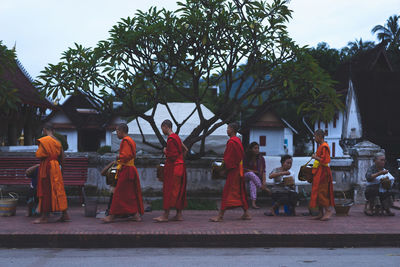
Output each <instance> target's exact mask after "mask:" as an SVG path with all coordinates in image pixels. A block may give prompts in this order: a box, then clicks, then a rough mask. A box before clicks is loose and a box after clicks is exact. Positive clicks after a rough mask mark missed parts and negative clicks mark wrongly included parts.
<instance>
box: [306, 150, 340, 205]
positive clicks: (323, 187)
mask: <svg viewBox="0 0 400 267" xmlns="http://www.w3.org/2000/svg"><path fill="white" fill-rule="evenodd" d="M315 154H316V156H317V157H319V158H320V159H321V160H320V161H316V163H314V167H313V170H312V172H313V182H312V190H311V200H310V208H316V207H317V206H318V207H330V206H334V205H335V201H334V196H333V183H332V181H333V179H332V172H331V169H330V168H329V165H328V164H329V162H330V161H331V157H330V149H329V145H328V144H327V143H326V142H324V143H322V144H321V145H320V146H319V147H318V149H317V152H316V153H315Z"/></svg>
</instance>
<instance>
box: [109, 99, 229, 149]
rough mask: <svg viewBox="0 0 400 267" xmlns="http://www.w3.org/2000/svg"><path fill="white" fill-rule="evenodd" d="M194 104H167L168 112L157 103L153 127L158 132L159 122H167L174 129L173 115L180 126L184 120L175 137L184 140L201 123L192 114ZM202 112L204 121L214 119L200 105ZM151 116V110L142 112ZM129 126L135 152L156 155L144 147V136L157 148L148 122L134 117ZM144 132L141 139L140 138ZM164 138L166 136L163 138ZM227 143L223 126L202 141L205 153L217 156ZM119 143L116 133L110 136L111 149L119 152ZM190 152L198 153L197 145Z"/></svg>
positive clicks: (198, 147) (198, 144) (196, 114)
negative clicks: (170, 123)
mask: <svg viewBox="0 0 400 267" xmlns="http://www.w3.org/2000/svg"><path fill="white" fill-rule="evenodd" d="M195 108H196V105H195V104H194V103H181V102H170V103H168V109H169V110H168V109H167V107H166V106H165V105H162V104H159V105H157V108H156V110H155V112H154V121H155V124H156V127H157V128H158V129H160V131H161V123H162V122H163V121H164V120H166V119H169V120H171V121H172V123H173V127H172V129H173V131H176V130H177V126H176V125H175V123H174V120H173V119H172V117H171V115H170V113H171V114H173V116H174V118H175V120H176V121H177V122H178V123H179V124H181V123H182V122H183V121H185V123H184V124H183V125H182V127H181V128H180V130H179V132H178V135H179V136H180V138H181V139H182V141H184V140H185V138H186V137H187V136H189V135H190V133H191V132H192V131H193V129H194V128H196V127H197V126H198V125H199V123H200V118H199V114H198V112H197V111H195ZM200 108H201V111H202V113H203V116H204V118H205V119H210V118H212V117H213V116H214V113H212V112H211V111H210V110H209V109H208V108H207V107H205V106H204V105H200ZM152 113H153V108H151V109H149V110H148V111H146V112H145V115H151V114H152ZM219 122H221V120H217V122H216V123H219ZM128 127H129V136H131V137H132V138H133V140H134V141H135V143H136V150H137V151H140V150H142V151H143V152H147V153H154V152H156V153H157V152H159V150H157V149H155V148H153V147H151V146H149V145H147V144H145V143H144V142H143V136H144V138H145V140H146V142H149V143H151V144H155V145H158V146H159V145H160V143H159V141H158V139H157V137H156V135H155V133H154V130H153V128H152V127H151V125H150V123H148V122H147V121H146V120H144V119H142V118H137V119H134V120H132V121H131V122H129V123H128ZM142 133H143V136H142ZM164 138H165V137H164ZM227 141H228V135H227V133H226V126H221V127H219V128H217V129H216V130H215V131H214V132H213V133H212V134H211V135H209V136H208V137H207V138H206V141H205V151H206V152H208V151H213V152H215V153H217V154H222V153H223V152H224V149H225V145H226V142H227ZM119 144H120V140H118V138H117V136H116V133H115V132H114V133H113V136H112V150H113V151H115V150H118V148H119ZM192 150H193V151H195V152H198V151H199V150H200V142H198V143H196V144H194V145H193V147H192Z"/></svg>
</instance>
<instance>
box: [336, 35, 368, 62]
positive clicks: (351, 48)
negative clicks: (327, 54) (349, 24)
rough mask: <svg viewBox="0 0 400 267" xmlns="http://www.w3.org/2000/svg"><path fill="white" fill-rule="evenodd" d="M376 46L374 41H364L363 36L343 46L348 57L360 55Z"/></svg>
mask: <svg viewBox="0 0 400 267" xmlns="http://www.w3.org/2000/svg"><path fill="white" fill-rule="evenodd" d="M374 47H375V43H374V42H372V41H365V42H364V41H363V40H362V38H360V39H359V40H357V39H355V40H354V41H351V42H348V43H347V46H346V47H344V48H342V53H343V54H344V55H345V56H346V57H347V58H351V57H353V56H355V55H358V54H359V53H360V52H363V51H366V50H369V49H371V48H374Z"/></svg>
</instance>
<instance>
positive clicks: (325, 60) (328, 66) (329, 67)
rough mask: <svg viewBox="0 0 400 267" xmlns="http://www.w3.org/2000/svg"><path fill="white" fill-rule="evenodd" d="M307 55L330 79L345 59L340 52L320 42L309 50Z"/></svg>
mask: <svg viewBox="0 0 400 267" xmlns="http://www.w3.org/2000/svg"><path fill="white" fill-rule="evenodd" d="M309 53H310V55H311V56H312V57H313V58H314V59H315V60H316V61H317V62H318V65H319V66H320V67H321V68H323V69H324V70H325V71H326V72H328V73H329V75H330V76H331V77H333V75H334V74H335V72H336V70H337V68H338V67H339V65H340V64H342V63H343V61H344V59H345V58H346V56H345V55H344V54H343V53H342V52H341V51H340V50H338V49H335V48H331V47H329V45H328V44H327V43H326V42H321V43H319V44H318V45H317V47H315V48H314V47H312V48H310V49H309Z"/></svg>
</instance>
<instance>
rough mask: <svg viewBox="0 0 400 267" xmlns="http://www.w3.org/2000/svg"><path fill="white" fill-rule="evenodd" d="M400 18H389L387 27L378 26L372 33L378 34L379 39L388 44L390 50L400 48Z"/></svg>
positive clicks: (394, 16)
mask: <svg viewBox="0 0 400 267" xmlns="http://www.w3.org/2000/svg"><path fill="white" fill-rule="evenodd" d="M399 22H400V16H398V15H393V16H391V17H389V18H388V20H387V21H386V24H385V26H382V25H376V26H375V27H374V28H373V29H372V33H373V34H375V33H377V37H378V39H379V40H380V41H381V42H386V43H387V44H388V49H399V47H400V25H399Z"/></svg>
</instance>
